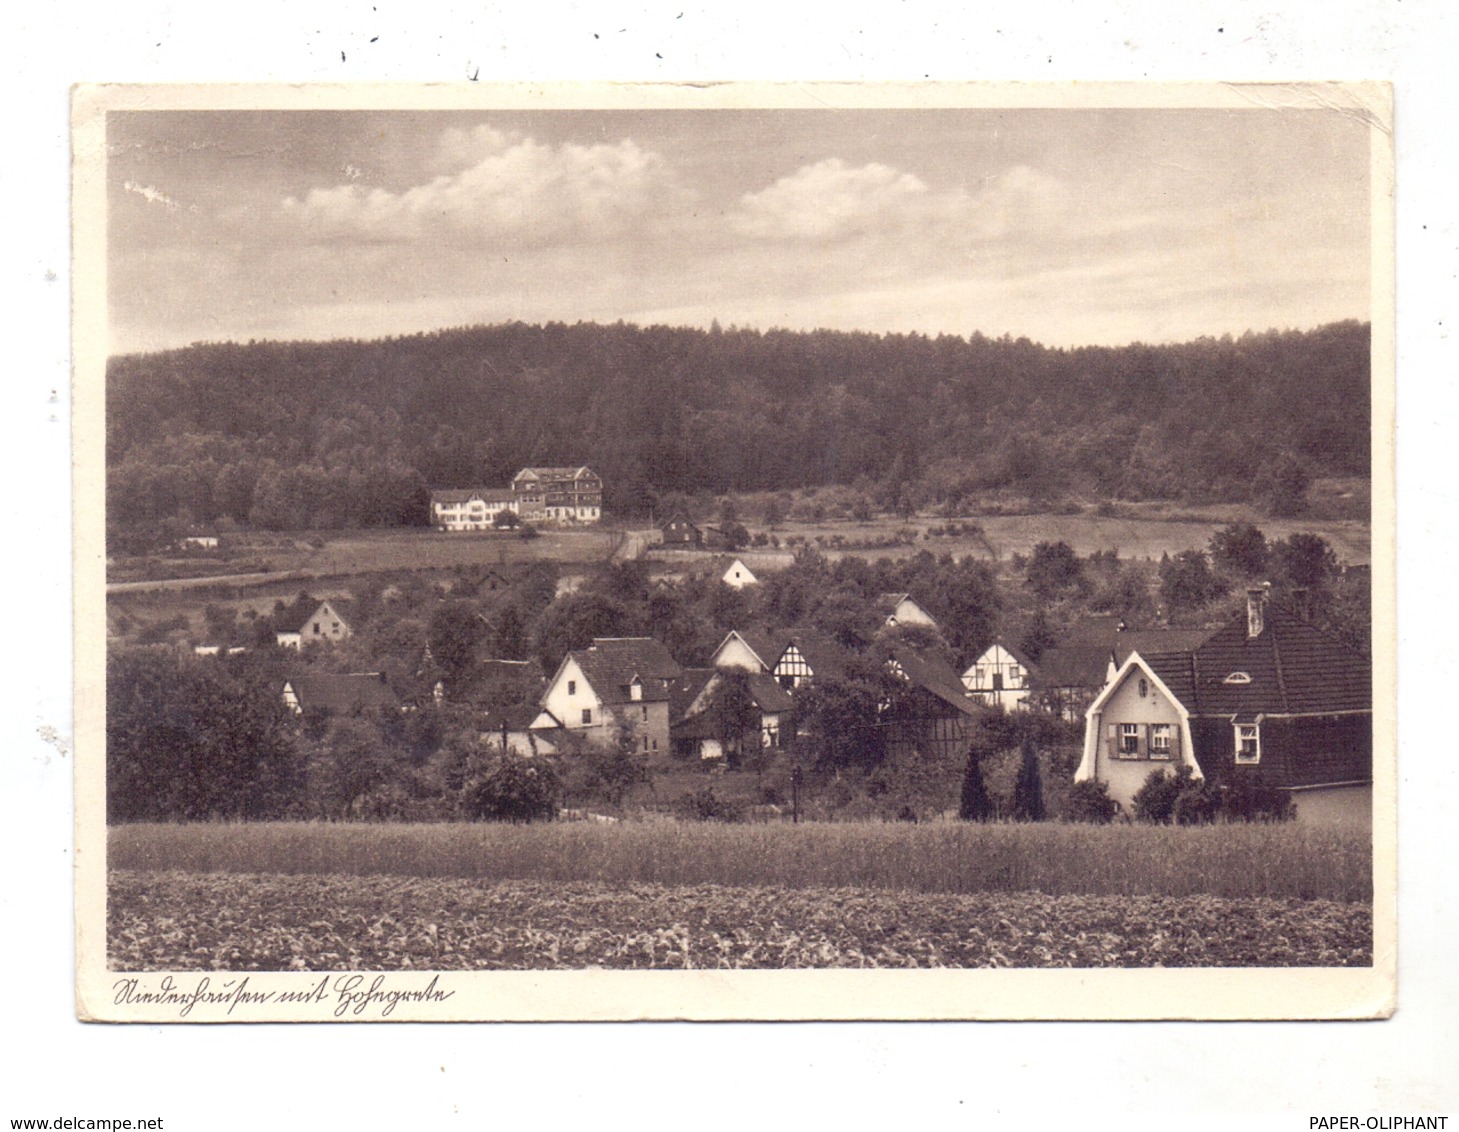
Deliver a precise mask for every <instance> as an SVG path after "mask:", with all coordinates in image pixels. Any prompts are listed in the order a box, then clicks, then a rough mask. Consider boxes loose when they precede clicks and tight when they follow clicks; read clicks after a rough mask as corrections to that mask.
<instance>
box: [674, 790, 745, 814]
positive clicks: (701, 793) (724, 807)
mask: <svg viewBox="0 0 1459 1132" xmlns="http://www.w3.org/2000/svg"><path fill="white" fill-rule="evenodd" d="M679 808H680V810H681V811H682V812H683V814H684V815H685V816H686V817H689V818H693V819H694V820H695V821H725V822H737V821H742V820H743V819H744V812H743V810H741V808H740V807H739V806H738V805H737V804H736V803H734V802H731V801H730V800H729V799H728V798H721V797H720V796H719V795H718V794H716V793H715V792H714V787H713V786H706V787H705V788H704V789H703V790H696V791H695V792H694V793H692V794H685V795H684V797H683V798H682V799H681V800H680V805H679Z"/></svg>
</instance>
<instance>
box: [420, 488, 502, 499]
mask: <svg viewBox="0 0 1459 1132" xmlns="http://www.w3.org/2000/svg"><path fill="white" fill-rule="evenodd" d="M515 498H516V496H514V495H513V494H512V493H511V491H510V490H508V489H506V488H500V487H451V488H443V489H442V490H440V491H433V492H431V502H432V503H469V502H470V501H471V500H473V499H480V500H481V501H482V502H483V503H510V502H511V501H512V500H513V499H515Z"/></svg>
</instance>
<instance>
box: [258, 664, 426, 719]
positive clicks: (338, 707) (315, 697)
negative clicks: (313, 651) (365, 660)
mask: <svg viewBox="0 0 1459 1132" xmlns="http://www.w3.org/2000/svg"><path fill="white" fill-rule="evenodd" d="M286 683H287V684H288V685H289V687H291V688H292V689H293V690H294V695H295V697H296V698H297V699H298V701H299V709H300V710H301V711H305V712H309V711H328V712H334V713H336V714H348V713H350V712H354V711H361V710H364V709H367V708H398V707H399V706H400V697H399V696H397V695H396V694H395V693H394V692H393V691H392V690H391V688H390V685H389V684H387V683H386V682H385V678H384V677H383V676H382V675H381V674H380V673H378V672H349V673H329V672H320V673H310V674H309V675H307V676H291V677H289V679H288V680H287V681H286Z"/></svg>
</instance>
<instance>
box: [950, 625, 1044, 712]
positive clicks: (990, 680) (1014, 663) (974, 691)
mask: <svg viewBox="0 0 1459 1132" xmlns="http://www.w3.org/2000/svg"><path fill="white" fill-rule="evenodd" d="M1034 672H1035V668H1034V665H1033V662H1032V661H1030V660H1028V659H1027V658H1026V657H1025V656H1024V655H1023V654H1022V653H1021V652H1019V651H1018V650H1017V649H1015V648H1014V647H1013V646H1012V645H1009V644H1005V643H1004V642H1002V641H995V642H993V644H991V645H989V646H988V647H987V648H986V649H984V650H983V652H982V654H981V655H980V656H979V657H978V659H977V660H975V661H973V663H972V664H970V665H968V668H967V671H966V672H964V673H963V674H962V684H963V687H965V688H966V689H967V690H968V694H969V695H970V696H971V697H972V698H973V699H975V700H977V701H978V702H979V703H982V704H987V705H989V706H990V707H1001V708H1003V709H1004V710H1006V711H1026V710H1028V697H1029V693H1030V689H1031V688H1032V687H1033V676H1034Z"/></svg>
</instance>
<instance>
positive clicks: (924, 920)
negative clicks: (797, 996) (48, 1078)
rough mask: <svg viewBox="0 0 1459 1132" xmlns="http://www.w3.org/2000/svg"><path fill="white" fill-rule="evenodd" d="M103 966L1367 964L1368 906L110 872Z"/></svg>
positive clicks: (472, 967)
mask: <svg viewBox="0 0 1459 1132" xmlns="http://www.w3.org/2000/svg"><path fill="white" fill-rule="evenodd" d="M107 921H108V927H107V941H108V958H109V965H110V966H111V967H112V968H113V969H116V970H137V971H145V970H234V971H314V970H372V971H393V970H419V969H428V970H467V971H488V970H552V969H584V968H593V967H604V968H655V969H674V970H685V969H694V968H806V967H954V968H971V967H1025V968H1028V967H1250V966H1261V967H1309V966H1313V967H1316V966H1321V967H1353V966H1357V967H1362V966H1368V965H1370V964H1371V963H1372V908H1371V906H1370V905H1369V904H1366V903H1339V902H1334V901H1327V900H1300V899H1274V898H1229V897H1215V896H1185V897H1164V896H1116V897H1111V896H1047V895H1043V894H1040V893H1027V892H1020V893H978V894H973V895H939V894H916V893H901V892H885V891H873V890H867V889H847V888H823V889H789V888H775V887H732V886H722V885H692V886H668V885H656V884H628V885H607V884H601V883H592V882H581V881H575V882H565V883H562V882H559V883H546V882H540V881H519V880H518V881H485V880H471V879H447V878H429V879H422V878H404V877H393V876H339V875H315V876H282V875H273V874H239V873H207V874H204V873H186V872H175V871H174V872H141V871H132V870H125V869H118V870H113V871H112V873H111V876H110V886H109V899H108V904H107Z"/></svg>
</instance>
